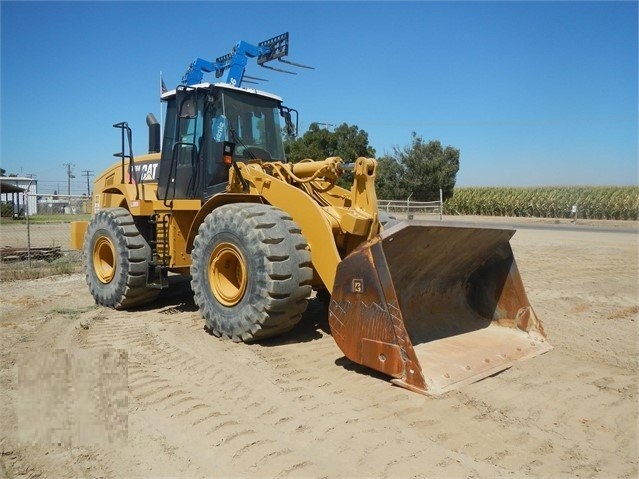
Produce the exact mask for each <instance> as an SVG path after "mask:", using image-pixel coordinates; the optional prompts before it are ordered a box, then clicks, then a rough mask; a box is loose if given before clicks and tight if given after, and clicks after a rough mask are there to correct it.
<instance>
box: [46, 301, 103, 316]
mask: <svg viewBox="0 0 639 479" xmlns="http://www.w3.org/2000/svg"><path fill="white" fill-rule="evenodd" d="M99 307H100V306H98V305H97V304H92V305H91V306H87V307H85V308H54V309H52V310H51V312H52V313H56V314H61V315H62V316H68V317H69V319H76V318H77V317H78V316H80V315H81V314H83V313H87V312H89V311H93V310H94V309H98V308H99Z"/></svg>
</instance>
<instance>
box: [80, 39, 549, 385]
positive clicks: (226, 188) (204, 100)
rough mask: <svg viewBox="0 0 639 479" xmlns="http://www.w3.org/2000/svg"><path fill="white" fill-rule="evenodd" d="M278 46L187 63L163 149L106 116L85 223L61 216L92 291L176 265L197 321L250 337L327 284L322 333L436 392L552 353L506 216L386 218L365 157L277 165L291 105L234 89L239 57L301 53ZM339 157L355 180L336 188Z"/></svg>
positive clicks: (149, 278)
mask: <svg viewBox="0 0 639 479" xmlns="http://www.w3.org/2000/svg"><path fill="white" fill-rule="evenodd" d="M287 53H288V34H284V35H280V36H278V37H275V38H273V39H270V40H267V41H266V42H262V43H260V44H258V45H256V46H255V45H251V44H248V43H246V42H238V44H237V45H236V46H235V47H234V49H233V51H232V52H231V53H230V54H229V55H226V56H224V57H220V58H218V59H217V61H216V62H212V63H210V62H206V61H204V60H201V59H198V60H196V61H195V62H193V64H192V65H191V67H190V69H189V71H188V72H187V74H186V75H185V77H184V79H183V84H182V85H180V86H178V87H177V88H176V89H175V90H172V91H167V92H165V93H163V95H162V100H163V101H165V102H166V104H167V112H166V122H165V126H164V134H163V139H162V148H161V149H160V138H159V137H160V133H159V130H160V126H159V124H158V123H157V121H156V120H155V118H154V117H153V116H152V115H148V116H147V124H148V125H149V154H147V155H143V156H138V157H134V156H133V154H132V151H131V130H130V128H129V127H128V125H127V124H126V123H118V124H116V125H114V126H115V127H117V128H119V129H120V130H121V143H122V148H121V151H120V152H119V153H117V154H116V155H115V156H117V157H119V158H120V161H119V162H117V163H116V164H115V165H114V166H113V167H111V168H110V169H108V170H106V171H105V172H103V173H102V174H101V175H100V176H99V177H97V179H96V180H95V184H94V192H93V197H92V200H93V210H94V214H93V217H92V219H91V221H89V222H75V223H73V224H72V231H71V235H72V243H73V245H74V247H76V248H78V249H82V250H83V254H84V260H85V271H86V280H87V283H88V286H89V290H90V291H91V294H92V295H93V297H94V298H95V301H96V303H97V304H100V305H103V306H107V307H112V308H116V309H127V308H132V307H137V306H140V305H143V304H148V303H152V302H153V301H154V300H155V299H156V298H157V297H158V295H159V294H161V291H162V290H163V289H164V288H166V287H168V276H169V274H172V275H173V274H180V275H189V276H190V277H191V287H192V289H193V293H194V299H195V303H196V304H197V306H198V307H199V311H200V313H201V314H202V316H203V318H204V320H205V322H206V326H207V328H208V329H209V330H210V331H211V332H212V333H213V334H214V335H216V336H219V337H222V338H228V339H231V340H233V341H245V342H250V341H258V340H261V339H264V338H269V337H272V336H275V335H280V334H284V333H286V332H287V331H289V330H291V329H292V328H293V327H294V326H295V325H296V324H297V323H298V322H299V321H300V319H301V317H302V314H303V313H304V311H305V309H306V307H307V301H308V298H309V296H310V295H311V292H312V291H313V290H316V291H317V292H318V294H322V295H324V296H328V295H330V303H329V318H328V320H329V325H330V330H331V335H332V337H333V338H334V339H335V341H336V343H337V344H338V346H339V347H340V349H341V350H342V351H343V353H344V355H345V356H346V357H347V358H349V359H350V360H351V361H354V362H356V363H359V364H362V365H365V366H368V367H370V368H372V369H375V370H377V371H381V372H382V373H385V374H387V375H388V376H390V377H392V378H393V379H392V381H393V383H395V384H397V385H399V386H403V387H406V388H408V389H411V390H413V391H417V392H420V393H428V394H439V393H442V392H445V391H448V390H451V389H454V388H457V387H460V386H462V385H464V384H468V383H470V382H473V381H476V380H479V379H481V378H484V377H486V376H489V375H492V374H494V373H496V372H498V371H501V370H503V369H506V368H508V367H510V366H511V365H512V364H513V363H514V362H515V361H518V360H521V359H524V358H528V357H532V356H535V355H538V354H541V353H543V352H546V351H548V350H549V349H550V348H551V346H550V345H549V344H548V342H547V340H546V334H545V332H544V329H543V327H542V324H541V322H540V320H539V319H538V318H537V317H536V316H535V313H534V311H533V308H532V307H531V305H530V303H529V301H528V299H527V297H526V293H525V290H524V287H523V284H522V280H521V277H520V275H519V272H518V270H517V266H516V263H515V259H514V257H513V252H512V250H511V247H510V243H509V240H510V238H511V237H512V235H513V234H514V231H512V230H508V229H486V228H478V227H476V226H473V225H469V226H455V227H453V226H450V225H446V224H445V223H441V222H437V223H434V222H433V223H427V222H416V221H406V222H398V221H396V220H392V219H390V220H389V218H387V217H385V216H384V215H382V214H381V213H380V212H379V210H378V206H377V197H376V193H375V177H376V170H377V162H376V161H375V160H374V159H371V158H364V157H360V158H357V159H355V160H354V161H353V162H352V163H347V162H345V161H344V160H342V159H341V158H339V157H331V158H326V159H323V160H303V161H301V162H298V163H295V164H292V163H288V162H286V160H285V155H284V148H283V142H282V127H281V125H280V118H283V120H284V128H285V129H286V131H287V133H289V134H291V133H292V132H293V131H295V129H296V127H295V124H294V122H293V120H292V113H295V114H296V113H297V112H296V111H295V110H292V109H290V108H287V107H285V106H284V105H283V104H282V99H281V98H279V97H277V96H275V95H272V94H270V93H265V92H262V91H258V90H255V89H250V88H244V87H242V86H241V84H242V80H243V78H244V76H243V75H244V66H243V65H240V67H239V69H238V67H237V65H238V63H241V62H238V61H237V60H238V58H239V59H240V60H241V59H244V65H245V64H246V61H245V60H246V59H247V58H251V57H255V58H257V61H258V64H259V65H261V66H267V65H266V63H267V62H270V61H272V60H274V59H277V60H279V61H283V62H285V63H287V64H291V65H295V66H303V65H300V64H295V63H292V62H289V61H287V60H283V57H284V56H285V55H286V54H287ZM270 68H272V69H276V70H280V68H275V67H270ZM211 71H215V72H216V75H217V76H221V75H222V74H223V73H224V72H225V71H228V72H229V73H228V76H227V80H226V82H220V83H214V84H211V83H205V82H202V75H203V72H211ZM127 146H128V150H127ZM346 171H349V172H352V174H353V178H354V180H353V185H352V187H351V188H350V189H344V188H341V187H340V186H338V185H337V180H338V178H340V176H341V175H343V173H344V172H346Z"/></svg>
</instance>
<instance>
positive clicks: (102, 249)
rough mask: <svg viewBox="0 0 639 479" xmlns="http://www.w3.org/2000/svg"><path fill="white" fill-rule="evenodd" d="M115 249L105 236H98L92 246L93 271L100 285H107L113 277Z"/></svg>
mask: <svg viewBox="0 0 639 479" xmlns="http://www.w3.org/2000/svg"><path fill="white" fill-rule="evenodd" d="M115 258H116V256H115V247H114V246H113V243H112V242H111V240H110V239H109V238H108V237H106V236H100V237H99V238H98V239H97V241H96V242H95V244H94V245H93V269H94V270H95V274H96V276H97V277H98V279H99V280H100V282H101V283H104V284H107V283H110V282H111V281H112V280H113V277H114V276H115V269H116V264H115Z"/></svg>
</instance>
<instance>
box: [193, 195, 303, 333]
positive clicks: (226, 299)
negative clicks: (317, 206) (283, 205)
mask: <svg viewBox="0 0 639 479" xmlns="http://www.w3.org/2000/svg"><path fill="white" fill-rule="evenodd" d="M191 260H192V262H191V287H192V289H193V292H194V298H195V303H196V304H197V305H198V307H199V308H200V313H201V314H202V316H203V317H204V320H205V321H206V325H207V327H208V328H209V330H210V331H211V332H212V333H213V334H214V335H216V336H221V337H224V338H230V339H232V340H233V341H245V342H251V341H257V340H260V339H264V338H268V337H272V336H276V335H279V334H282V333H285V332H287V331H289V330H290V329H292V328H293V326H295V325H296V324H297V323H298V322H299V321H300V319H301V317H302V313H303V312H304V311H305V310H306V306H307V304H308V296H309V294H310V292H311V286H310V284H309V283H310V282H311V280H312V278H313V270H312V267H311V256H310V253H309V251H308V244H307V242H306V240H305V239H304V236H302V233H301V229H300V227H299V226H298V225H297V224H296V223H295V222H294V221H293V220H292V218H291V217H290V216H289V215H288V214H286V213H285V212H283V211H282V210H280V209H278V208H275V207H273V206H269V205H262V204H251V205H247V204H243V205H241V206H240V205H236V204H231V205H225V206H221V207H219V208H217V209H216V210H214V211H213V212H212V213H210V214H209V215H208V216H207V217H206V219H205V220H204V222H203V223H202V224H201V225H200V228H199V230H198V235H197V236H196V238H195V241H194V244H193V251H192V252H191Z"/></svg>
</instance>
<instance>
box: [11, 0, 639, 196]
mask: <svg viewBox="0 0 639 479" xmlns="http://www.w3.org/2000/svg"><path fill="white" fill-rule="evenodd" d="M0 14H1V28H2V29H1V39H0V40H1V42H0V43H1V51H0V53H1V62H2V65H1V66H2V69H1V98H0V101H1V111H2V116H1V121H2V123H1V131H0V133H1V137H0V140H1V151H0V165H1V166H2V167H3V168H5V169H6V170H7V172H8V173H17V174H22V175H26V174H35V175H36V178H37V179H38V184H39V192H43V193H44V192H52V191H53V190H54V189H57V188H59V189H60V192H61V193H66V184H67V183H66V181H67V177H66V171H65V167H64V166H63V164H64V163H72V164H73V165H74V174H75V176H76V178H75V179H74V180H73V182H72V188H71V190H72V191H71V192H72V193H83V192H85V191H86V178H84V177H82V170H91V171H93V172H94V173H96V174H97V173H99V172H100V171H101V170H103V169H104V168H106V167H107V166H109V165H110V164H111V163H113V162H114V160H115V159H114V158H113V156H112V155H113V153H114V152H116V151H117V150H118V149H119V132H118V131H117V130H115V129H114V128H112V124H113V123H116V122H119V121H128V122H129V124H130V125H131V126H132V128H133V137H134V154H142V153H145V151H146V148H147V128H146V124H145V116H146V114H147V113H148V112H153V113H154V114H155V115H156V116H157V117H158V119H159V117H160V103H159V87H158V83H159V74H160V71H162V72H163V75H164V80H165V83H166V84H167V86H168V87H169V88H173V87H175V86H176V85H177V84H178V82H179V81H180V79H181V78H182V75H183V73H184V71H185V70H186V68H187V66H188V64H189V63H190V62H191V61H192V60H193V59H194V58H196V57H202V58H205V59H209V60H214V59H215V58H216V57H218V56H221V55H223V54H225V53H227V52H228V51H229V50H230V48H231V47H232V46H233V44H234V43H235V42H236V41H238V40H246V41H249V42H251V43H256V42H259V41H261V40H265V39H267V38H270V37H272V36H275V35H277V34H280V33H283V32H286V31H288V32H290V50H289V53H290V55H289V58H290V59H291V60H297V61H299V62H302V63H306V64H309V65H312V66H314V67H315V68H316V69H315V70H301V71H300V73H299V75H297V76H292V75H283V74H278V73H274V72H271V71H268V70H264V69H260V68H258V67H257V66H256V65H255V64H253V65H252V66H251V68H249V73H252V74H254V75H256V76H260V77H262V78H267V79H269V81H268V83H262V84H261V85H260V86H259V88H260V89H263V90H267V91H271V92H273V93H276V94H278V95H280V96H282V97H284V99H285V103H286V104H287V105H288V106H291V107H294V108H296V109H297V110H299V112H300V126H301V133H303V132H304V131H305V130H306V128H307V127H308V126H309V124H310V123H312V122H326V123H331V124H341V123H344V122H346V123H348V124H349V125H357V126H358V127H359V128H360V129H362V130H364V131H366V132H367V133H368V136H369V142H370V144H371V146H372V147H373V148H375V150H376V151H377V155H378V156H381V155H383V154H385V153H393V149H394V148H395V147H399V148H404V147H406V146H408V145H410V143H411V132H412V131H415V132H416V133H417V134H418V135H420V136H422V137H423V138H424V139H425V140H431V139H436V140H439V141H441V142H442V143H443V144H444V145H452V146H454V147H456V148H459V149H460V150H461V159H460V161H461V168H460V172H459V174H458V176H457V184H458V186H475V185H479V186H481V185H497V186H501V185H515V186H528V185H530V186H536V185H580V184H592V185H621V184H637V183H638V181H639V178H638V176H637V175H638V173H637V128H638V127H637V103H638V100H637V83H638V77H637V56H638V47H637V45H638V36H637V16H638V11H637V2H472V3H466V2H405V3H404V2H390V1H388V2H331V1H324V2H194V3H190V2H168V1H167V2H157V3H156V2H104V3H100V2H7V1H2V2H1V3H0ZM207 78H208V79H210V80H211V81H213V80H214V78H213V76H212V75H211V76H209V77H207Z"/></svg>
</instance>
